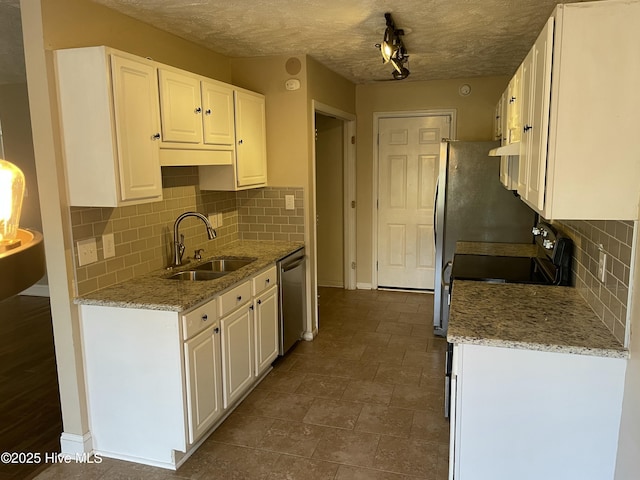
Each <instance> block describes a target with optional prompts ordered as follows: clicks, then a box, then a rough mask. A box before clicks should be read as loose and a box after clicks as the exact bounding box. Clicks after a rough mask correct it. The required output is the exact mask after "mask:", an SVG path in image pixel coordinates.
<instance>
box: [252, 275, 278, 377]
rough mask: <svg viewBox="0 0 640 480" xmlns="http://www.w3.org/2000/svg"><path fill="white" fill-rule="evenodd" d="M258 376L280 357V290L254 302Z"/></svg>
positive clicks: (272, 290)
mask: <svg viewBox="0 0 640 480" xmlns="http://www.w3.org/2000/svg"><path fill="white" fill-rule="evenodd" d="M254 307H255V309H254V325H255V337H256V376H258V375H260V374H261V373H262V372H264V371H265V370H266V369H267V368H268V367H269V365H271V362H273V361H274V360H275V359H276V357H277V356H278V288H277V287H276V286H274V287H273V288H271V289H269V290H267V291H266V292H265V293H263V294H262V295H260V296H259V297H258V298H256V300H255V302H254Z"/></svg>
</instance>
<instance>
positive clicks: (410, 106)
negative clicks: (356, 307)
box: [356, 77, 509, 287]
mask: <svg viewBox="0 0 640 480" xmlns="http://www.w3.org/2000/svg"><path fill="white" fill-rule="evenodd" d="M508 82H509V78H508V77H477V78H461V79H456V80H436V81H429V82H411V81H407V82H379V83H372V84H367V85H358V86H357V87H356V98H357V104H356V105H357V108H356V110H357V116H358V125H357V135H356V139H357V140H356V142H357V143H356V145H357V167H356V168H357V173H356V176H357V205H358V207H357V216H358V220H357V222H358V225H357V239H358V243H357V265H358V273H357V282H358V284H359V285H361V286H363V287H364V286H365V285H370V284H371V281H372V279H371V276H372V271H371V267H372V255H373V252H372V243H371V242H372V235H373V234H372V231H371V229H372V220H373V217H372V215H373V200H372V198H373V192H374V190H373V189H374V186H373V184H372V182H373V162H374V159H373V155H374V150H373V114H374V113H376V112H409V111H416V110H420V111H424V110H430V109H455V110H456V114H457V115H456V119H457V133H456V134H455V135H454V138H456V139H458V140H470V141H471V140H475V141H478V140H491V138H492V129H493V117H494V115H495V105H496V103H497V101H498V98H499V97H500V95H502V92H503V91H504V89H505V88H506V86H507V83H508ZM465 83H467V84H469V85H470V86H471V94H470V95H468V96H466V97H462V96H460V95H459V94H458V88H459V87H460V85H462V84H465Z"/></svg>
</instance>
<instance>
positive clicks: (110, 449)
mask: <svg viewBox="0 0 640 480" xmlns="http://www.w3.org/2000/svg"><path fill="white" fill-rule="evenodd" d="M277 292H278V288H277V275H276V269H275V267H274V266H273V265H272V266H270V267H269V268H267V269H265V270H263V271H261V272H259V273H257V274H256V275H254V276H253V277H251V278H249V279H247V280H246V281H243V282H241V283H239V284H236V285H234V286H232V287H231V288H229V289H227V290H226V291H225V292H223V293H221V294H219V295H216V296H215V297H213V298H211V299H210V300H209V301H206V302H205V303H202V304H201V305H199V306H197V307H195V308H193V309H191V310H189V311H187V312H184V313H177V312H173V311H162V310H145V309H135V308H120V307H107V306H97V305H80V317H81V330H82V349H83V358H84V372H85V378H86V393H87V403H88V412H89V419H90V425H91V432H90V433H91V441H92V444H93V451H94V453H98V454H101V455H103V456H105V457H110V458H119V459H122V460H127V461H133V462H138V463H144V464H147V465H155V466H158V467H163V468H169V469H176V468H177V467H179V466H180V465H181V464H182V463H183V462H184V461H185V460H186V459H187V458H188V457H189V455H191V454H192V453H193V452H194V451H195V449H196V448H197V447H198V446H199V444H200V443H201V442H202V441H203V440H204V438H206V436H207V435H208V434H209V433H211V431H212V430H213V429H214V428H215V427H216V425H218V424H220V423H221V422H222V420H224V418H225V417H226V416H227V415H228V414H229V413H230V412H231V411H232V410H233V408H235V406H237V404H238V403H239V402H240V401H241V400H242V398H244V396H245V395H247V393H248V392H249V391H250V390H251V389H252V388H253V387H255V385H256V384H257V383H258V381H260V380H261V379H262V378H263V377H264V375H266V374H267V372H268V371H269V367H270V365H271V362H272V361H273V360H274V359H275V358H276V356H277V354H278V349H277V345H278V329H277V325H278V324H277V319H278V302H277V298H278V295H277Z"/></svg>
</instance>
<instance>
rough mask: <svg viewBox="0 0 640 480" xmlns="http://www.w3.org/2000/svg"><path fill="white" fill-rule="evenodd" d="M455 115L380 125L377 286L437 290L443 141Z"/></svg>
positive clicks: (385, 120)
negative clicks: (436, 237) (436, 213)
mask: <svg viewBox="0 0 640 480" xmlns="http://www.w3.org/2000/svg"><path fill="white" fill-rule="evenodd" d="M450 128H451V117H450V116H448V115H434V116H422V117H400V118H398V117H394V118H381V119H379V121H378V134H379V141H378V261H377V266H378V286H379V287H394V288H411V289H433V288H434V271H435V244H434V239H433V219H434V216H433V213H434V210H433V209H434V197H435V185H436V180H437V178H438V166H439V161H440V159H439V157H440V141H441V140H442V138H443V137H449V136H450Z"/></svg>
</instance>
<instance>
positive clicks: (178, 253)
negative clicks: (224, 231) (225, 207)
mask: <svg viewBox="0 0 640 480" xmlns="http://www.w3.org/2000/svg"><path fill="white" fill-rule="evenodd" d="M187 217H196V218H199V219H200V220H202V221H203V222H204V224H205V226H206V227H207V237H209V240H213V239H214V238H216V235H217V233H216V231H215V230H214V229H213V227H212V226H211V223H210V222H209V219H208V218H207V217H205V216H204V215H203V214H201V213H198V212H184V213H183V214H181V215H179V216H178V218H176V221H175V223H174V224H173V266H174V267H179V266H180V265H182V255H184V249H185V246H184V235H180V233H179V231H178V228H179V226H180V222H181V221H182V220H184V219H185V218H187Z"/></svg>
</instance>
